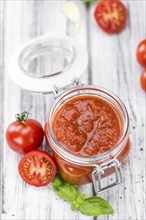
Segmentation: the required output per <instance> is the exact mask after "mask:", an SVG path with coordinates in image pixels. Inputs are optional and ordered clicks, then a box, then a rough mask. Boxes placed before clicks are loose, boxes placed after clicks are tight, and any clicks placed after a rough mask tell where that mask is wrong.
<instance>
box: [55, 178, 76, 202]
mask: <svg viewBox="0 0 146 220" xmlns="http://www.w3.org/2000/svg"><path fill="white" fill-rule="evenodd" d="M52 188H53V190H54V192H56V193H57V195H58V196H59V197H60V198H62V199H64V200H65V201H68V202H72V201H73V200H75V199H76V198H77V197H78V194H79V190H78V188H77V187H76V186H73V185H71V184H69V183H67V182H65V181H64V180H63V179H62V178H61V176H59V175H58V174H57V175H56V176H55V178H54V179H53V181H52Z"/></svg>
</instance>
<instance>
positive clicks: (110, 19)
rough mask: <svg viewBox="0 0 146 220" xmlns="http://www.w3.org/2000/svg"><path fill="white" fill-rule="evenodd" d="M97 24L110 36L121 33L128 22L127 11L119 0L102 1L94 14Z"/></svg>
mask: <svg viewBox="0 0 146 220" xmlns="http://www.w3.org/2000/svg"><path fill="white" fill-rule="evenodd" d="M94 17H95V19H96V22H97V24H98V25H99V26H100V27H101V29H102V30H103V31H105V32H106V33H108V34H114V33H118V32H120V31H121V30H122V29H123V28H124V27H125V25H126V22H127V17H128V13H127V9H126V7H125V5H124V4H123V3H122V2H121V1H119V0H101V1H100V2H99V3H98V4H97V6H96V8H95V12H94Z"/></svg>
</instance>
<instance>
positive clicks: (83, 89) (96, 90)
mask: <svg viewBox="0 0 146 220" xmlns="http://www.w3.org/2000/svg"><path fill="white" fill-rule="evenodd" d="M77 96H78V97H79V96H96V97H100V98H101V99H104V100H107V101H108V102H109V103H111V104H112V106H113V107H114V108H115V110H117V112H118V113H119V116H120V118H121V121H122V125H123V126H122V134H121V137H120V139H119V141H118V142H117V144H116V145H115V146H114V147H113V148H112V149H110V150H109V151H107V152H104V153H101V154H98V155H94V156H88V157H80V156H77V155H75V154H72V153H70V152H69V151H67V150H66V149H65V148H63V146H61V145H60V143H59V142H58V141H57V139H56V137H55V135H54V133H53V129H52V123H53V120H54V116H55V114H56V112H57V111H58V109H59V108H60V107H61V106H62V105H63V104H64V103H65V102H66V101H68V100H70V99H71V98H74V97H77ZM46 129H47V135H48V136H49V141H50V144H51V146H52V148H53V150H54V151H55V152H56V153H57V154H58V155H59V156H60V157H62V158H63V159H65V160H67V161H69V162H71V163H74V164H78V165H79V164H80V165H82V166H90V165H92V164H96V163H101V162H102V161H105V160H108V159H109V158H115V157H117V155H118V154H119V153H120V152H121V151H122V149H123V148H124V147H125V145H126V143H127V141H128V137H129V117H128V113H127V110H126V107H125V105H124V104H123V102H122V101H121V100H120V99H119V97H118V96H116V95H115V94H113V93H112V92H110V91H108V90H106V89H104V88H102V87H97V86H90V85H87V86H85V85H80V86H76V87H73V88H71V89H69V90H67V91H65V92H64V93H62V94H61V95H60V96H59V97H58V98H57V99H56V100H55V102H54V103H53V105H52V107H51V110H50V112H49V114H48V116H47V123H46Z"/></svg>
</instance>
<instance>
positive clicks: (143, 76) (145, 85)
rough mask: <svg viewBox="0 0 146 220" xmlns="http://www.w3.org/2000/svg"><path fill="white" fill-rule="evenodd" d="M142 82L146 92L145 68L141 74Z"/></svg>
mask: <svg viewBox="0 0 146 220" xmlns="http://www.w3.org/2000/svg"><path fill="white" fill-rule="evenodd" d="M140 84H141V87H142V88H143V90H144V91H145V92H146V69H144V71H143V72H142V74H141V77H140Z"/></svg>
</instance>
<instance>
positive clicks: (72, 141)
mask: <svg viewBox="0 0 146 220" xmlns="http://www.w3.org/2000/svg"><path fill="white" fill-rule="evenodd" d="M121 124H122V123H121V119H120V117H119V114H118V112H117V111H116V110H115V109H114V107H113V106H112V105H111V104H109V103H108V102H107V101H105V100H104V99H101V98H97V97H95V96H81V97H77V98H73V99H70V100H69V101H68V102H66V103H65V104H64V105H63V106H62V107H61V108H60V109H59V110H58V112H57V113H56V115H55V118H54V122H53V131H54V134H55V136H56V139H57V140H58V142H59V143H60V144H61V145H62V146H63V147H64V148H65V149H67V150H68V151H69V152H71V153H73V154H76V155H78V156H82V157H87V156H91V155H97V154H100V153H103V152H106V151H108V150H110V149H111V148H113V147H114V146H115V145H116V143H117V142H118V140H119V138H120V135H121V126H122V125H121Z"/></svg>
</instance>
